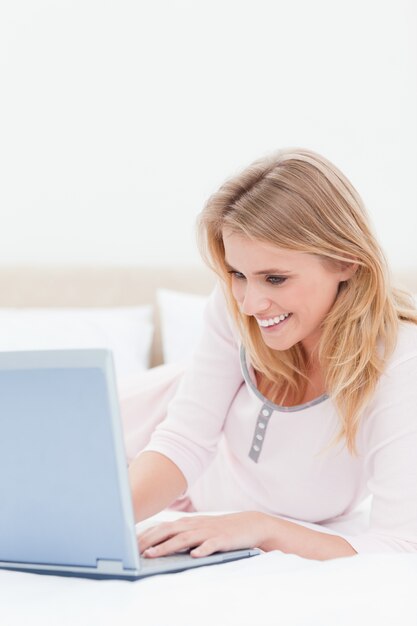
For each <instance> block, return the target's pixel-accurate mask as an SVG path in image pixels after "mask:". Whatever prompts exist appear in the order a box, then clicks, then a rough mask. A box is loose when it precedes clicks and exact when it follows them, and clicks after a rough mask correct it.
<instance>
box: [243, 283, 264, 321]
mask: <svg viewBox="0 0 417 626" xmlns="http://www.w3.org/2000/svg"><path fill="white" fill-rule="evenodd" d="M236 299H237V301H238V304H239V308H240V310H241V312H242V313H244V314H245V315H261V314H262V313H265V312H266V311H267V310H268V309H269V307H270V306H271V301H270V300H269V298H267V297H266V296H265V294H264V293H263V292H262V289H260V288H259V287H258V286H257V285H249V283H248V281H246V284H245V285H242V289H241V291H240V293H239V294H238V297H237V298H236Z"/></svg>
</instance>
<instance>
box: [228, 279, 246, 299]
mask: <svg viewBox="0 0 417 626" xmlns="http://www.w3.org/2000/svg"><path fill="white" fill-rule="evenodd" d="M231 286H232V295H233V297H234V299H235V300H236V301H237V302H242V300H243V299H244V295H245V292H244V289H245V288H244V285H243V284H242V283H239V282H238V281H237V280H233V279H232V285H231Z"/></svg>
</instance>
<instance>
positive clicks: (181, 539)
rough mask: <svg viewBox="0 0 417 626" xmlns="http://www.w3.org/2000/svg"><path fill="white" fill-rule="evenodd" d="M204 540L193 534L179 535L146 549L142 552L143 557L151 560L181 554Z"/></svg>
mask: <svg viewBox="0 0 417 626" xmlns="http://www.w3.org/2000/svg"><path fill="white" fill-rule="evenodd" d="M204 539H205V537H204V536H203V537H201V536H199V535H197V534H196V533H195V532H184V533H180V534H179V535H176V536H175V537H172V538H171V539H168V540H167V541H163V542H162V543H159V544H157V545H153V546H151V547H149V548H147V549H146V550H144V552H143V556H145V557H151V558H153V557H159V556H167V555H168V554H174V552H181V551H182V550H187V549H189V548H194V547H196V546H198V545H200V543H201V542H202V541H204Z"/></svg>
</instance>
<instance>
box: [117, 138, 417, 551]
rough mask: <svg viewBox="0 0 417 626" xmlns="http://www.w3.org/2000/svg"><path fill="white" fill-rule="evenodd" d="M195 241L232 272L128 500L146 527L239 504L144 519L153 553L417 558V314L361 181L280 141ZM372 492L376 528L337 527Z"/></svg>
mask: <svg viewBox="0 0 417 626" xmlns="http://www.w3.org/2000/svg"><path fill="white" fill-rule="evenodd" d="M199 235H200V246H201V249H202V253H203V256H204V258H205V259H206V261H207V262H208V264H209V265H210V266H211V267H212V268H213V270H214V271H215V272H216V273H217V274H218V276H219V279H220V280H219V284H218V286H217V287H216V289H215V291H214V293H213V294H212V296H211V299H210V301H209V304H208V306H207V309H206V319H205V330H204V333H203V336H202V338H201V341H200V344H199V346H198V348H197V350H196V352H195V354H194V358H193V361H192V364H191V366H190V367H189V368H188V370H187V371H186V372H185V373H184V375H183V376H182V379H181V382H180V385H179V387H178V389H177V391H176V394H175V397H174V398H173V400H172V401H171V402H170V403H169V405H168V408H167V415H166V418H165V419H164V421H163V422H162V423H161V424H159V426H158V427H157V428H156V430H155V432H154V433H153V436H152V438H151V441H150V442H149V444H148V445H147V446H146V448H145V450H144V451H143V452H142V453H141V454H139V455H138V456H137V457H136V458H135V459H134V461H133V462H132V463H131V465H130V468H129V471H130V479H131V487H132V494H133V502H134V508H135V514H136V518H137V521H139V520H141V519H144V518H146V517H148V516H150V515H153V514H155V513H157V512H158V511H160V510H162V509H164V508H166V507H168V506H169V505H171V504H172V503H173V502H174V501H177V502H178V498H180V496H183V500H182V502H183V503H184V502H185V503H187V505H188V510H196V511H199V510H200V511H201V510H205V511H210V510H212V511H215V510H217V511H221V510H232V511H239V512H237V513H232V514H228V515H218V516H211V515H210V516H196V517H188V518H183V519H180V520H178V521H176V522H172V523H169V524H161V525H158V526H156V527H154V528H152V529H149V530H147V531H145V532H144V533H143V534H142V535H141V536H140V537H139V544H140V547H141V550H142V551H143V553H144V554H145V556H149V557H154V556H162V555H165V554H169V553H172V552H175V551H178V550H182V549H184V548H193V549H192V550H191V554H192V555H194V556H196V557H198V556H205V555H208V554H210V553H212V552H215V551H218V550H230V549H237V548H245V547H251V546H257V547H260V548H262V549H264V550H274V549H278V550H282V551H283V552H287V553H293V554H298V555H300V556H303V557H307V558H313V559H328V558H334V557H340V556H349V555H354V554H356V553H357V552H375V551H406V552H409V551H417V454H416V450H417V312H416V310H415V307H414V305H413V303H412V299H411V297H410V296H409V295H407V294H406V293H405V292H401V291H399V290H397V289H394V288H393V287H392V286H391V283H390V276H389V273H388V270H387V267H386V263H385V260H384V257H383V254H382V252H381V250H380V247H379V246H378V243H377V242H376V240H375V237H374V235H373V233H372V231H371V228H370V225H369V222H368V218H367V215H366V212H365V209H364V207H363V203H362V201H361V199H360V197H359V196H358V194H357V192H356V191H355V189H354V188H353V187H352V185H351V184H350V182H349V181H348V180H347V179H346V177H345V176H344V175H343V174H342V173H341V172H340V171H339V170H338V169H337V168H336V167H335V166H334V165H333V164H331V163H330V162H329V161H327V160H326V159H324V158H323V157H321V156H319V155H318V154H316V153H314V152H311V151H308V150H299V149H288V150H282V151H280V152H279V153H277V154H274V155H272V156H270V157H268V158H264V159H261V160H259V161H256V162H255V163H253V164H252V165H251V166H249V167H248V168H247V169H245V170H244V171H243V172H242V173H241V174H239V175H238V176H235V177H234V178H232V179H230V180H228V181H227V182H226V183H224V184H223V186H222V187H221V188H220V190H219V191H218V192H217V193H215V194H214V195H213V196H212V197H211V198H210V199H209V200H208V202H207V205H206V206H205V208H204V210H203V211H202V213H201V215H200V219H199ZM369 494H372V495H373V504H372V513H371V521H370V527H369V528H368V529H366V530H365V532H363V533H361V534H358V535H352V536H351V535H349V534H347V535H346V534H334V532H333V533H331V532H329V530H330V531H331V529H332V523H334V522H335V521H340V520H344V519H348V518H349V515H350V514H351V513H352V511H354V510H355V508H356V507H357V506H358V505H359V504H360V503H361V502H362V501H363V500H364V499H365V498H366V497H367V496H368V495H369ZM180 501H181V500H180ZM293 520H297V522H295V521H293ZM299 522H305V523H306V524H305V525H303V524H302V523H299ZM308 523H313V524H321V525H322V526H323V531H321V530H317V526H315V527H309V525H308ZM319 528H320V527H319Z"/></svg>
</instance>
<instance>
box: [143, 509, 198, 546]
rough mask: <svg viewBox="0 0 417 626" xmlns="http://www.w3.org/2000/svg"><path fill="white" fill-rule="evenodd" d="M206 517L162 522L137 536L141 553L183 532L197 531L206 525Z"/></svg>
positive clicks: (182, 518)
mask: <svg viewBox="0 0 417 626" xmlns="http://www.w3.org/2000/svg"><path fill="white" fill-rule="evenodd" d="M204 521H205V516H196V517H181V518H180V519H178V520H175V522H162V523H161V524H157V525H156V526H152V527H151V528H147V529H146V530H145V531H144V532H143V533H140V534H139V535H137V540H138V544H139V548H140V551H141V552H143V551H144V550H146V549H147V548H149V547H150V546H153V545H156V544H159V543H161V542H163V541H165V540H167V539H170V538H171V537H174V536H175V535H178V534H179V533H181V532H187V531H191V530H197V529H198V528H200V527H201V525H202V524H204Z"/></svg>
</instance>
